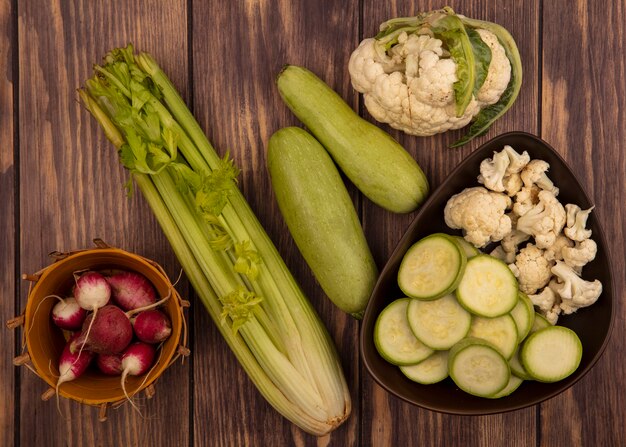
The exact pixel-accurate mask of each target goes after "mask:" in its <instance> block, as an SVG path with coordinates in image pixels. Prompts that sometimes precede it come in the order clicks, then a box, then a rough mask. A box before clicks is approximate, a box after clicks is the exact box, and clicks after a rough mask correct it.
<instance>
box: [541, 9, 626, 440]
mask: <svg viewBox="0 0 626 447" xmlns="http://www.w3.org/2000/svg"><path fill="white" fill-rule="evenodd" d="M543 21H544V23H545V24H550V23H557V22H559V23H561V24H562V26H561V27H560V29H561V32H560V33H559V35H558V38H556V36H555V35H553V34H552V32H551V29H550V27H548V26H544V32H543V85H542V98H543V100H542V110H543V111H542V116H543V120H542V124H543V125H542V129H541V132H542V137H543V138H544V139H545V140H547V141H548V142H549V143H551V144H552V145H553V146H554V148H555V149H556V150H557V151H559V152H560V153H561V154H562V155H563V157H564V158H565V159H566V160H567V161H568V162H569V163H570V165H571V166H572V169H573V171H574V173H575V174H577V176H578V178H579V180H580V181H581V184H582V185H583V187H584V188H585V189H586V190H587V192H588V194H589V196H590V197H591V199H592V202H594V203H595V205H596V209H595V211H594V213H596V216H597V218H598V219H599V221H600V223H601V225H602V228H603V231H604V233H605V236H606V238H607V240H608V241H609V244H608V245H609V251H610V255H611V259H612V263H613V279H614V290H615V291H616V294H615V297H614V312H615V313H616V318H615V324H614V327H613V336H612V338H611V341H610V343H609V345H608V348H607V350H606V352H605V354H604V356H603V357H602V358H601V359H600V361H599V362H598V364H597V365H596V367H595V368H594V369H593V370H591V372H589V374H587V376H585V377H584V378H583V379H582V380H581V381H580V382H579V383H578V384H576V385H575V386H574V387H573V388H571V389H570V390H569V391H568V392H567V393H564V394H562V395H560V396H557V397H556V398H554V399H552V400H550V401H548V402H546V403H544V404H543V405H541V445H545V446H558V445H563V441H564V440H567V444H568V445H571V446H587V445H625V444H626V435H625V428H624V421H626V408H625V407H624V405H623V402H624V401H625V400H626V369H625V368H624V362H623V360H622V359H623V353H624V351H625V350H626V341H625V340H624V337H623V334H624V331H625V330H626V306H625V305H624V298H625V297H626V295H625V293H624V290H625V289H626V262H625V258H624V253H625V250H626V247H625V246H624V239H625V236H626V228H625V224H624V222H625V221H626V210H625V208H624V197H626V195H625V194H626V156H625V155H624V151H623V146H624V141H625V140H626V114H625V110H626V99H625V98H626V69H625V61H624V54H625V52H626V34H625V31H624V23H625V22H626V5H624V2H612V4H611V5H610V6H607V5H606V4H603V3H598V2H585V1H577V2H573V3H571V2H565V1H556V2H545V3H544V17H543ZM607 30H611V32H610V33H607V32H606V31H607ZM600 36H602V38H600ZM563 43H567V51H564V48H563ZM563 414H567V415H568V416H569V417H567V418H565V419H563V420H562V423H560V424H552V423H551V422H550V421H554V420H556V419H557V418H559V417H560V415H563Z"/></svg>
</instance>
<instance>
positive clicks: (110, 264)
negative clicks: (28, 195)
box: [7, 239, 189, 420]
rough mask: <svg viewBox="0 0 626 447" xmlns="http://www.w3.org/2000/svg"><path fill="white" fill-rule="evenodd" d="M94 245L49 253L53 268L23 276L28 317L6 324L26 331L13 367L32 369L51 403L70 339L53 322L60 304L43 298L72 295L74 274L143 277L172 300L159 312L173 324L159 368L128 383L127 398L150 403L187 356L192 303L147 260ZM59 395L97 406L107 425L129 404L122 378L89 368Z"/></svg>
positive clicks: (157, 362) (62, 387) (105, 245)
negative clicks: (116, 272)
mask: <svg viewBox="0 0 626 447" xmlns="http://www.w3.org/2000/svg"><path fill="white" fill-rule="evenodd" d="M94 243H95V244H96V246H97V248H93V249H85V250H77V251H72V252H68V253H62V252H53V253H50V256H51V257H52V258H53V259H54V262H53V263H52V264H50V265H49V266H48V267H46V268H44V269H43V270H41V271H39V272H37V273H35V274H33V275H23V279H25V280H28V281H31V284H30V288H29V292H28V302H27V304H26V311H25V312H24V314H23V315H20V316H19V317H16V318H14V319H12V320H10V321H9V322H8V323H7V326H9V327H11V328H15V327H19V326H22V325H23V337H22V338H23V343H22V346H23V349H24V350H23V352H22V354H21V355H20V356H18V357H16V358H15V359H14V364H15V365H18V366H19V365H25V366H27V367H29V369H31V370H32V371H33V372H35V374H37V375H38V376H39V377H40V378H42V379H43V380H44V381H45V382H46V383H47V384H48V385H50V388H49V389H47V390H46V391H45V392H44V393H43V394H42V399H43V400H48V399H50V398H51V397H52V396H54V394H55V390H54V388H55V385H56V381H57V377H58V374H59V371H58V367H57V365H58V359H59V357H60V355H61V352H62V351H63V347H64V346H65V344H66V340H67V338H68V335H69V333H68V332H66V331H63V330H61V329H59V328H58V327H57V326H55V325H54V323H52V319H51V318H50V312H51V310H52V307H53V306H54V305H55V304H56V303H57V301H56V300H54V299H44V298H45V297H47V296H48V295H51V294H56V295H61V296H63V295H68V294H69V291H70V289H71V286H72V284H73V272H76V271H80V270H84V269H93V270H107V269H126V270H133V271H135V272H138V273H141V274H142V275H144V276H145V277H146V278H147V279H148V280H149V281H150V282H151V283H152V284H153V285H154V286H155V288H156V290H157V294H158V296H160V297H165V296H167V295H168V294H169V295H170V298H169V299H168V300H167V301H166V302H165V303H164V304H163V306H162V308H161V310H163V311H164V312H165V313H167V314H168V316H169V318H170V320H171V323H172V334H171V336H170V337H169V338H168V339H167V340H166V341H165V342H164V343H163V345H162V346H161V348H160V349H159V351H158V352H157V361H156V364H155V365H154V367H153V368H152V369H151V370H150V371H149V372H148V373H147V374H145V375H143V376H138V377H130V376H129V377H128V378H127V380H126V390H127V392H128V393H129V395H131V396H132V395H134V394H136V393H139V392H140V391H142V390H144V392H145V393H146V396H147V397H148V398H150V397H152V395H154V382H155V381H156V380H157V379H158V378H159V377H160V376H161V374H163V372H164V371H165V370H166V369H167V368H168V367H169V366H170V365H171V364H172V363H174V361H176V359H178V358H179V357H180V356H181V355H182V356H186V355H188V354H189V349H187V346H186V345H187V325H186V322H185V317H184V315H183V308H184V307H187V306H189V302H188V301H185V300H182V299H181V297H180V296H179V295H178V293H177V292H176V290H175V289H174V287H173V285H172V283H171V282H170V280H169V279H168V277H167V275H166V274H165V272H164V271H163V268H162V267H161V266H160V265H159V264H157V263H156V262H154V261H151V260H149V259H146V258H144V257H141V256H138V255H136V254H133V253H129V252H127V251H124V250H121V249H118V248H112V247H110V246H108V245H107V244H105V243H104V242H103V241H102V240H99V239H96V240H94ZM31 365H32V366H31ZM55 375H56V377H55ZM59 394H60V396H63V397H67V398H69V399H73V400H75V401H77V402H80V403H83V404H87V405H94V406H99V407H100V420H105V419H106V411H107V408H108V406H109V405H111V406H113V407H117V406H119V405H122V404H123V403H124V402H126V398H125V396H124V393H123V390H122V387H121V384H120V377H115V376H114V377H111V376H106V375H104V374H102V373H100V372H98V371H96V370H95V369H94V368H89V370H88V371H87V372H86V373H85V374H84V375H83V376H81V377H80V378H78V379H76V380H74V381H72V382H66V383H64V384H62V385H61V386H60V388H59Z"/></svg>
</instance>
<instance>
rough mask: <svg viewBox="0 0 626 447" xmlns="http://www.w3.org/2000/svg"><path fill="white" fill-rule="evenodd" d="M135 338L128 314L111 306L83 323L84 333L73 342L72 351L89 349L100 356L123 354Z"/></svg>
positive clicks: (105, 307) (93, 314)
mask: <svg viewBox="0 0 626 447" xmlns="http://www.w3.org/2000/svg"><path fill="white" fill-rule="evenodd" d="M132 338H133V328H132V326H131V324H130V320H129V319H128V317H127V316H126V314H125V313H124V312H123V311H122V310H121V309H120V308H119V307H117V306H114V305H112V304H109V305H108V306H104V307H103V308H101V309H100V310H99V311H98V313H97V314H96V313H95V312H94V313H92V314H90V315H89V316H88V317H87V319H86V320H85V322H84V323H83V332H82V333H81V335H80V337H78V338H76V339H75V340H74V341H73V342H72V346H71V350H72V352H76V351H77V350H78V349H81V350H82V349H88V350H90V351H93V352H96V353H98V354H116V353H118V352H122V351H123V350H124V349H126V347H127V346H128V344H129V343H130V341H131V340H132Z"/></svg>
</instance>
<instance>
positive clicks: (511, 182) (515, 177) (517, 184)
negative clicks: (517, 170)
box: [502, 174, 524, 197]
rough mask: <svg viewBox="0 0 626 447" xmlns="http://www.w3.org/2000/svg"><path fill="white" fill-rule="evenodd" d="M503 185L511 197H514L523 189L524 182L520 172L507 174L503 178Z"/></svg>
mask: <svg viewBox="0 0 626 447" xmlns="http://www.w3.org/2000/svg"><path fill="white" fill-rule="evenodd" d="M502 186H504V190H505V191H506V194H507V195H508V196H509V197H513V196H514V195H516V194H517V193H518V192H520V191H521V190H522V187H523V186H524V182H522V177H521V176H520V175H519V174H507V175H505V176H504V178H503V179H502Z"/></svg>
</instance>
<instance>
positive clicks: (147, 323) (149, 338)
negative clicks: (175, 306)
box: [131, 309, 172, 344]
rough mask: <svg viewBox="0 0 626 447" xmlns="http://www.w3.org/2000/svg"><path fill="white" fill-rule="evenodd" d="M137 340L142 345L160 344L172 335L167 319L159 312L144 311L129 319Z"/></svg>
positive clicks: (170, 324)
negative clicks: (142, 343)
mask: <svg viewBox="0 0 626 447" xmlns="http://www.w3.org/2000/svg"><path fill="white" fill-rule="evenodd" d="M131 323H132V325H133V330H134V331H135V335H136V336H137V338H138V339H139V340H141V341H143V342H144V343H151V344H156V343H161V342H163V341H165V340H167V339H168V338H169V336H170V334H171V333H172V323H171V322H170V319H169V317H168V316H167V315H166V314H165V313H163V312H161V311H160V310H157V309H153V310H146V311H143V312H141V313H139V314H137V316H136V317H134V318H132V319H131Z"/></svg>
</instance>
